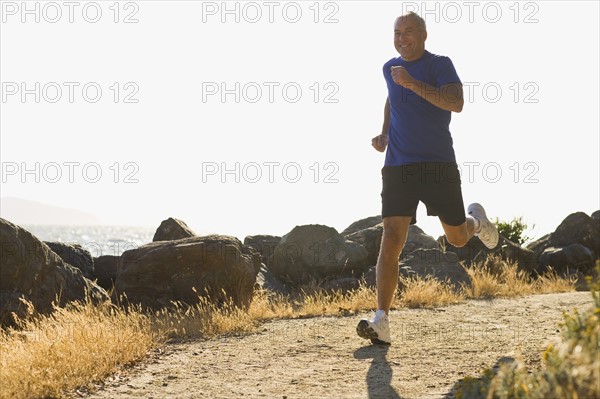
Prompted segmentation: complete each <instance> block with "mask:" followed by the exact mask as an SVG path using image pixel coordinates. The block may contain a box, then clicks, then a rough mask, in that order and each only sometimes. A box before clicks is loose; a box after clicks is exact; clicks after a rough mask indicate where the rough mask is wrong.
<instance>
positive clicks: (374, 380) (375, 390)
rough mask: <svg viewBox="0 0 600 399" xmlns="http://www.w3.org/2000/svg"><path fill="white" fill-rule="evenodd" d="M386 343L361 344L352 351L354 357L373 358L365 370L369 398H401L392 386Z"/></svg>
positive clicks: (391, 372) (391, 373)
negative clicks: (360, 346) (361, 345)
mask: <svg viewBox="0 0 600 399" xmlns="http://www.w3.org/2000/svg"><path fill="white" fill-rule="evenodd" d="M389 349H390V347H389V346H387V345H371V346H363V347H362V348H359V349H357V350H356V351H354V358H355V359H373V360H372V361H371V366H370V367H369V371H368V372H367V388H368V391H369V399H402V398H401V396H400V395H398V393H397V392H396V390H395V389H394V388H393V387H392V384H391V383H392V375H393V371H392V367H391V366H390V364H389V362H388V360H387V353H388V350H389Z"/></svg>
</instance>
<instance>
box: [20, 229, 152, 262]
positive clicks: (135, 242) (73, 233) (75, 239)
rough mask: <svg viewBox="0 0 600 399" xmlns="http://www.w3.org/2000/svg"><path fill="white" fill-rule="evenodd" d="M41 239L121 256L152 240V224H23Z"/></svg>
mask: <svg viewBox="0 0 600 399" xmlns="http://www.w3.org/2000/svg"><path fill="white" fill-rule="evenodd" d="M22 227H23V228H24V229H26V230H28V231H30V232H31V233H32V234H33V235H35V236H36V237H37V238H39V239H40V240H42V241H60V242H66V243H77V244H80V245H81V246H83V247H84V248H85V249H87V250H88V251H89V252H90V253H91V255H92V256H93V257H98V256H101V255H121V254H122V253H123V252H124V251H126V250H128V249H133V248H137V247H139V246H140V245H143V244H146V243H149V242H151V241H152V237H153V236H154V232H155V230H156V228H155V227H139V226H58V225H23V226H22Z"/></svg>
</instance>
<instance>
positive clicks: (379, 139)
mask: <svg viewBox="0 0 600 399" xmlns="http://www.w3.org/2000/svg"><path fill="white" fill-rule="evenodd" d="M389 130H390V98H389V97H388V98H387V99H386V100H385V107H384V108H383V127H382V128H381V134H380V135H379V136H375V137H373V139H371V145H372V146H373V147H374V148H375V149H376V150H377V151H379V152H384V151H385V147H387V145H388V133H389Z"/></svg>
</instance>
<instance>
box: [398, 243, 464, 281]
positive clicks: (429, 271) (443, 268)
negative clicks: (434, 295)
mask: <svg viewBox="0 0 600 399" xmlns="http://www.w3.org/2000/svg"><path fill="white" fill-rule="evenodd" d="M399 274H400V276H405V277H421V278H425V277H427V276H433V277H434V278H436V279H438V280H440V281H449V282H450V283H451V284H452V285H453V286H454V287H455V288H460V287H461V286H462V285H469V284H470V283H471V279H470V278H469V274H468V273H467V271H466V270H465V268H464V267H463V266H462V265H461V264H460V262H459V261H458V256H457V255H456V253H454V252H442V251H441V250H439V249H417V250H415V251H413V252H411V253H410V254H409V255H407V256H406V258H405V259H403V260H402V263H401V265H400V269H399Z"/></svg>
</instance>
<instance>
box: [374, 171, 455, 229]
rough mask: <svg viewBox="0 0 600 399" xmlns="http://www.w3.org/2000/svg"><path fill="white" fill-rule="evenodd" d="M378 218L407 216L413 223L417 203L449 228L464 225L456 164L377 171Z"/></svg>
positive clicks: (415, 217)
mask: <svg viewBox="0 0 600 399" xmlns="http://www.w3.org/2000/svg"><path fill="white" fill-rule="evenodd" d="M381 177H382V180H383V189H382V191H381V202H382V210H381V216H382V217H384V218H385V217H388V216H411V217H412V221H411V224H415V223H417V205H419V201H421V202H423V203H424V204H425V206H426V207H427V214H428V215H430V216H439V218H440V220H441V221H442V222H444V223H446V224H449V225H451V226H460V225H461V224H463V223H464V222H465V220H466V219H465V206H464V204H463V198H462V191H461V189H460V183H461V181H460V172H459V170H458V166H457V165H456V163H454V162H451V163H447V162H441V163H440V162H420V163H412V164H407V165H402V166H384V167H383V169H381Z"/></svg>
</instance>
